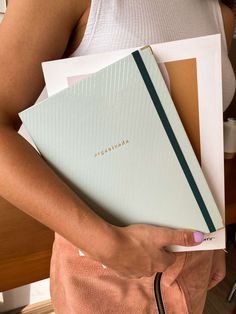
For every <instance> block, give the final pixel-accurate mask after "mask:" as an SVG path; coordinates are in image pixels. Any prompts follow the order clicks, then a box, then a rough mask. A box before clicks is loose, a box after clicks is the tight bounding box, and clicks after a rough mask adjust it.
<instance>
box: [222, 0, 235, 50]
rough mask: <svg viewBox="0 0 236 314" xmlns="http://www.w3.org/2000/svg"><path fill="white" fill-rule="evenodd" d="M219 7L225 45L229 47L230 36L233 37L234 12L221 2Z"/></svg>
mask: <svg viewBox="0 0 236 314" xmlns="http://www.w3.org/2000/svg"><path fill="white" fill-rule="evenodd" d="M220 7H221V13H222V17H223V22H224V29H225V35H226V40H227V46H228V49H229V48H230V46H231V43H232V38H233V33H234V25H235V24H234V23H235V19H234V13H233V11H232V10H231V9H230V8H229V7H227V6H226V5H225V4H223V3H222V2H221V3H220Z"/></svg>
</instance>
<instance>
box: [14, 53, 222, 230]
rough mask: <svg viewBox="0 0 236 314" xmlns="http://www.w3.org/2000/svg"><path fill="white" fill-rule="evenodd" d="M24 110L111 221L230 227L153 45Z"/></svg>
mask: <svg viewBox="0 0 236 314" xmlns="http://www.w3.org/2000/svg"><path fill="white" fill-rule="evenodd" d="M19 116H20V118H21V119H22V121H23V123H24V125H25V126H26V128H27V130H28V132H29V134H30V135H31V137H32V139H33V140H34V143H35V145H36V147H37V148H38V150H39V151H40V153H41V155H42V157H43V158H44V159H45V160H46V161H47V162H48V163H49V164H50V165H51V166H52V167H53V168H54V169H55V171H57V173H58V174H59V175H61V176H62V177H63V178H64V179H65V180H66V182H67V183H68V184H70V186H71V187H72V188H73V189H74V190H75V191H76V192H77V193H78V194H79V195H80V197H83V198H84V199H85V200H86V201H87V203H88V204H89V205H90V206H91V207H92V208H93V209H94V210H95V211H96V212H97V213H98V214H99V215H100V216H102V217H103V218H104V219H107V220H108V221H109V222H111V223H113V224H117V225H128V224H132V223H149V224H153V225H159V226H168V227H173V228H187V229H194V230H200V231H203V232H213V231H215V230H217V229H220V228H223V226H224V225H223V222H222V218H221V215H220V213H219V210H218V208H217V206H216V204H215V201H214V199H213V197H212V195H211V192H210V190H209V188H208V185H207V183H206V180H205V178H204V176H203V173H202V170H201V168H200V166H199V163H198V161H197V159H196V157H195V154H194V152H193V150H192V147H191V145H190V143H189V140H188V137H187V135H186V133H185V131H184V128H183V126H182V123H181V121H180V119H179V117H178V114H177V112H176V109H175V106H174V104H173V101H172V99H171V97H170V95H169V92H168V89H167V87H166V85H165V82H164V81H163V78H162V75H161V73H160V71H159V68H158V66H157V64H156V61H155V58H154V57H153V55H152V51H151V49H150V48H146V49H143V50H140V51H135V52H134V53H132V54H130V55H129V56H127V57H125V58H123V59H121V60H119V61H117V62H115V63H114V64H112V65H110V66H108V67H106V68H104V69H102V70H100V71H98V72H97V73H95V74H92V75H90V76H89V77H87V78H85V79H84V80H82V81H80V82H78V83H76V84H75V85H73V86H71V87H69V88H67V89H65V90H63V91H61V92H59V93H57V94H56V95H54V96H52V97H50V98H48V99H47V100H45V101H43V102H41V103H38V104H36V105H34V106H32V107H30V108H28V109H26V110H24V111H22V112H21V113H19Z"/></svg>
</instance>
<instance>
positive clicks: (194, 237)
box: [163, 229, 204, 246]
mask: <svg viewBox="0 0 236 314" xmlns="http://www.w3.org/2000/svg"><path fill="white" fill-rule="evenodd" d="M163 236H164V237H165V240H164V241H165V244H166V245H182V246H195V245H199V244H200V243H202V242H203V240H204V234H203V233H202V232H200V231H194V232H193V231H189V230H174V229H165V232H164V234H163Z"/></svg>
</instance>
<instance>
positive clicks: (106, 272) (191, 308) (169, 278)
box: [50, 233, 213, 314]
mask: <svg viewBox="0 0 236 314" xmlns="http://www.w3.org/2000/svg"><path fill="white" fill-rule="evenodd" d="M212 256H213V251H199V252H190V253H178V255H177V260H176V262H175V264H173V265H172V266H171V267H169V268H168V269H167V270H166V271H165V272H164V273H163V275H162V278H161V293H162V298H163V303H164V308H165V313H166V314H189V313H190V314H202V313H203V308H204V303H205V299H206V293H207V285H208V282H209V277H210V274H211V265H212ZM154 278H155V275H154V276H152V277H145V278H141V279H123V278H120V277H118V276H117V275H116V274H115V272H114V271H113V270H112V269H109V268H106V269H104V268H103V267H102V265H101V264H100V263H99V262H96V261H93V260H92V259H90V258H88V257H86V256H85V257H83V256H80V255H79V251H78V248H76V247H75V246H73V245H72V244H71V243H70V242H68V241H67V240H65V239H64V238H62V237H61V236H60V235H58V234H57V233H56V234H55V240H54V244H53V252H52V258H51V268H50V291H51V299H52V303H53V306H54V310H55V313H56V314H157V313H159V312H158V308H157V303H156V298H155V293H154Z"/></svg>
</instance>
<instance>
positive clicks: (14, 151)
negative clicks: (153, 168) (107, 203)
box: [0, 0, 222, 278]
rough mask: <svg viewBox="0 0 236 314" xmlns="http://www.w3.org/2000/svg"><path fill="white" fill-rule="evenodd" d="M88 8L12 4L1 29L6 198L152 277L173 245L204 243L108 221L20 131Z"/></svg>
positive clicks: (184, 234) (126, 268) (84, 245)
mask: <svg viewBox="0 0 236 314" xmlns="http://www.w3.org/2000/svg"><path fill="white" fill-rule="evenodd" d="M89 5H90V2H89V1H84V0H83V1H82V0H81V1H78V0H57V1H53V0H47V1H45V0H38V1H32V0H21V1H17V0H10V1H9V6H8V10H7V13H6V16H5V18H4V20H3V22H2V24H1V26H0V42H1V46H0V64H1V71H0V164H1V165H4V166H1V167H0V195H1V196H2V197H3V198H5V199H6V200H8V201H9V202H10V203H12V204H13V205H15V206H16V207H18V208H19V209H20V210H22V211H23V212H25V213H27V214H28V215H30V216H32V217H33V218H35V219H37V220H38V221H40V222H41V223H43V224H45V225H46V226H48V227H49V228H51V229H52V230H54V231H56V232H57V233H59V234H60V235H62V236H63V237H64V238H66V239H67V240H68V241H70V242H71V243H73V244H74V245H75V246H77V247H78V248H80V249H81V250H82V251H83V252H85V253H86V254H87V255H88V256H90V257H91V258H93V259H95V260H97V261H100V262H101V263H103V264H105V265H106V266H108V267H111V268H113V269H114V270H115V271H116V272H117V274H118V275H119V276H124V277H127V278H140V277H142V276H151V275H153V274H154V273H155V272H157V271H164V270H165V269H166V268H167V267H168V266H169V265H171V264H172V263H173V262H174V261H175V255H174V254H172V253H169V252H167V251H166V250H165V247H166V246H167V245H171V244H177V245H187V246H191V245H198V244H199V243H196V242H195V241H194V237H193V232H191V231H188V230H172V229H168V228H159V227H155V226H150V225H145V224H139V225H132V226H128V227H124V228H120V227H116V226H113V225H111V224H109V223H107V222H106V221H104V220H103V219H101V218H100V217H99V216H97V215H96V214H95V213H94V212H93V211H92V210H91V209H90V208H89V207H88V206H87V205H86V204H85V203H84V202H83V201H82V200H81V199H80V198H79V197H78V196H77V195H76V194H75V193H74V192H73V191H72V190H71V189H70V188H69V187H68V186H67V185H66V184H65V183H64V182H63V181H62V180H61V179H60V178H59V177H58V176H57V175H56V174H55V173H54V172H53V170H52V169H51V168H50V167H49V166H48V165H47V164H46V163H45V162H44V160H43V159H42V158H41V157H40V156H39V155H38V153H37V152H36V151H35V150H34V149H33V148H32V146H31V145H30V144H29V143H28V142H27V141H26V140H25V139H24V138H22V137H21V136H20V135H19V134H18V133H17V131H18V129H19V127H20V125H21V121H20V119H19V117H18V112H20V111H22V110H24V109H26V108H28V107H30V106H31V105H32V104H33V103H34V102H35V101H36V99H37V97H38V95H39V94H40V92H41V90H42V88H43V86H44V81H43V74H42V70H41V63H42V62H43V61H46V60H53V59H59V58H62V57H65V56H69V55H70V54H71V53H72V52H73V51H74V50H75V48H76V47H77V46H78V44H79V42H80V41H81V39H82V37H83V33H84V30H85V26H86V22H87V17H88V14H89ZM91 243H93V245H92V246H91ZM221 260H222V259H221Z"/></svg>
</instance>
